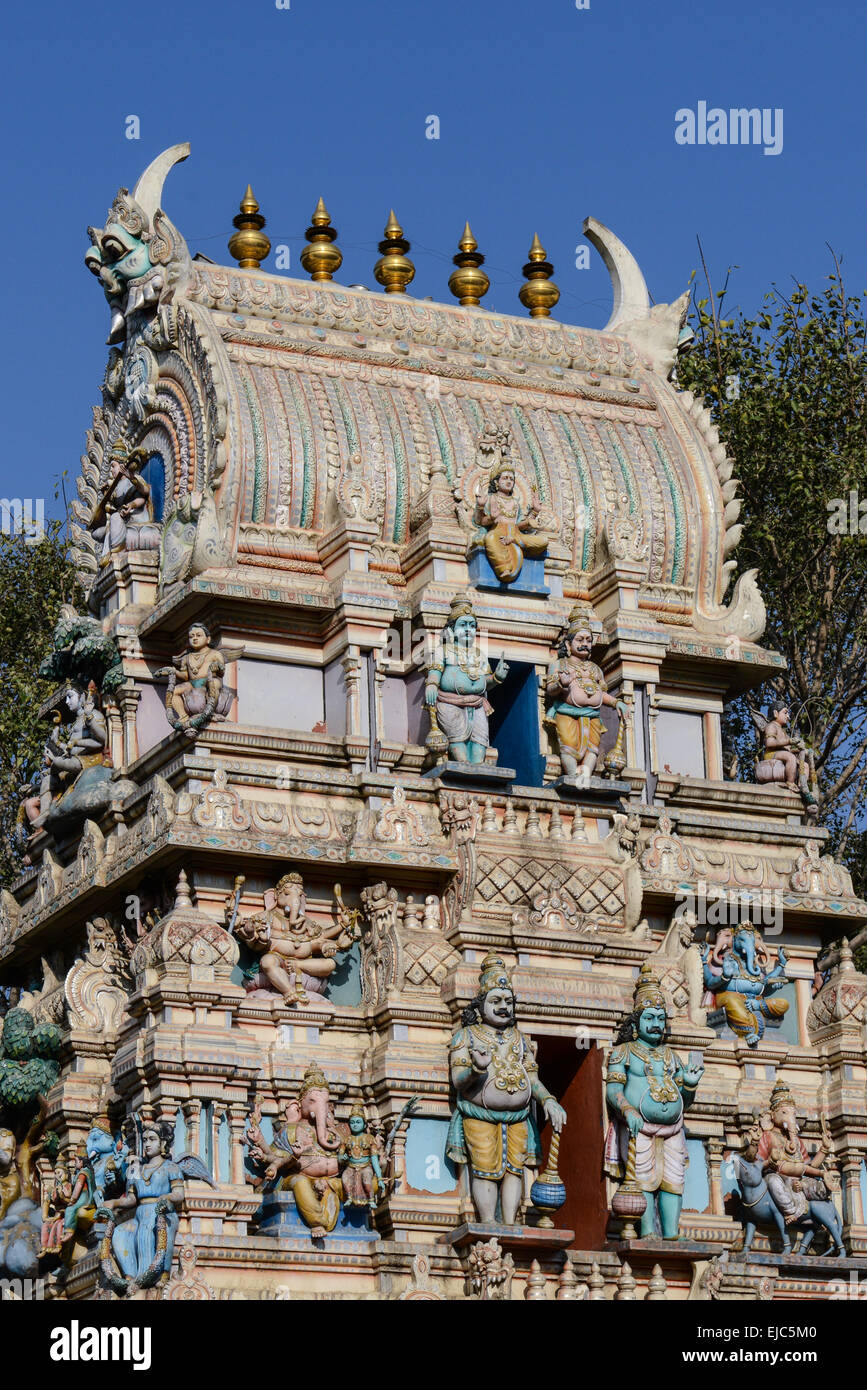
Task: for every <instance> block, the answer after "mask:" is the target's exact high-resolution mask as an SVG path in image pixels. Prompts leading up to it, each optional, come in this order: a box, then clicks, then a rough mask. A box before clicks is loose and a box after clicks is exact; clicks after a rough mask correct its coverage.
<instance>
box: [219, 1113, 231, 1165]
mask: <svg viewBox="0 0 867 1390" xmlns="http://www.w3.org/2000/svg"><path fill="white" fill-rule="evenodd" d="M217 1180H218V1182H231V1181H232V1131H231V1129H230V1128H229V1117H228V1115H225V1114H224V1115H222V1116H221V1117H220V1124H219V1127H218V1129H217Z"/></svg>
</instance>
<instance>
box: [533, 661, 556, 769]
mask: <svg viewBox="0 0 867 1390" xmlns="http://www.w3.org/2000/svg"><path fill="white" fill-rule="evenodd" d="M547 674H548V667H547V665H540V666H537V667H536V677H537V680H538V683H539V752H540V753H541V755H542V757H543V758H548V757H550V756H551V753H552V752H553V750H552V748H551V740H550V739H549V737H548V729H547V726H546V724H545V677H546V675H547Z"/></svg>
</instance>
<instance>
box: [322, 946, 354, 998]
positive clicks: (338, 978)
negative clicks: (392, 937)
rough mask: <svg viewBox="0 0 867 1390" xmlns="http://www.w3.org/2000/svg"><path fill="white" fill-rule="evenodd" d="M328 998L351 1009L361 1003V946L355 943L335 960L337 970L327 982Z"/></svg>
mask: <svg viewBox="0 0 867 1390" xmlns="http://www.w3.org/2000/svg"><path fill="white" fill-rule="evenodd" d="M328 998H329V999H330V1000H331V1001H332V1003H334V1004H343V1005H345V1006H346V1007H347V1008H352V1007H354V1006H355V1005H356V1004H360V1003H361V946H360V945H359V944H358V942H357V941H356V943H355V945H354V946H350V948H349V950H348V951H345V952H341V954H340V955H339V956H338V958H337V969H336V970H335V971H334V973H333V974H332V975H331V977H330V978H329V981H328Z"/></svg>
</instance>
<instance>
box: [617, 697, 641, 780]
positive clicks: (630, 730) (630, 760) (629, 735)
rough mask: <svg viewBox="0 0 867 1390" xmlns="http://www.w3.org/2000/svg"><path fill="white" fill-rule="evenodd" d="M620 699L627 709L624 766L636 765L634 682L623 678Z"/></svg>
mask: <svg viewBox="0 0 867 1390" xmlns="http://www.w3.org/2000/svg"><path fill="white" fill-rule="evenodd" d="M620 699H621V700H622V701H623V703H624V704H625V705H626V707H627V709H628V710H629V718H628V720H627V722H626V740H625V742H626V750H625V751H626V766H627V767H638V766H639V762H638V750H637V748H636V746H635V682H634V681H631V680H627V679H626V678H624V681H623V685H622V686H621V688H620Z"/></svg>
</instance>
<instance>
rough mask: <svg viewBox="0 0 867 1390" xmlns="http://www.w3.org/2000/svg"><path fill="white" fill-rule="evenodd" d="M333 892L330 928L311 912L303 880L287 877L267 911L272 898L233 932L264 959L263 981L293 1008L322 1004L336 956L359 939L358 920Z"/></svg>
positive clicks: (280, 883) (262, 964)
mask: <svg viewBox="0 0 867 1390" xmlns="http://www.w3.org/2000/svg"><path fill="white" fill-rule="evenodd" d="M335 892H336V895H337V901H338V908H337V914H336V917H335V918H334V919H332V921H330V922H322V921H319V920H318V919H317V918H315V917H311V916H310V914H309V913H308V911H307V897H306V894H305V892H304V882H303V879H302V878H301V875H300V874H296V873H289V874H284V875H283V877H282V878H281V879H280V881H279V882H278V884H277V886H276V888H275V889H274V892H273V902H272V904H271V905H268V898H270V897H271V894H268V895H267V896H266V906H265V910H264V911H263V912H258V913H255V914H254V915H253V916H251V917H245V918H243V919H242V920H241V921H240V922H239V923H238V925H237V927H236V928H235V933H236V935H237V937H238V939H239V940H240V941H242V942H243V943H244V944H245V945H246V946H247V947H249V949H250V950H251V951H254V952H256V953H257V954H259V953H261V954H259V975H260V976H261V977H262V980H264V982H265V984H266V986H268V987H270V988H271V989H272V990H275V991H276V992H277V994H280V995H282V996H283V1001H284V1003H285V1004H286V1005H288V1006H289V1007H294V1006H297V1005H299V1004H310V1003H316V1002H319V1003H321V1001H322V999H323V997H324V995H325V988H326V985H327V983H328V979H329V976H330V975H332V974H333V973H334V971H335V970H336V968H337V959H336V957H337V955H338V954H339V953H340V952H341V951H346V950H348V949H349V948H350V946H351V945H352V943H353V942H354V941H355V940H356V939H357V937H358V933H359V926H358V922H359V917H360V914H359V913H358V912H357V911H354V910H351V909H348V908H346V907H345V906H344V904H343V901H342V899H341V898H340V896H339V892H340V890H339V885H337V887H336V889H335ZM259 987H261V984H260V986H259ZM253 988H254V989H255V988H256V984H255V983H254V985H253ZM308 990H309V991H310V993H309V994H308ZM310 995H312V996H313V998H312V1000H311V997H310Z"/></svg>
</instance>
